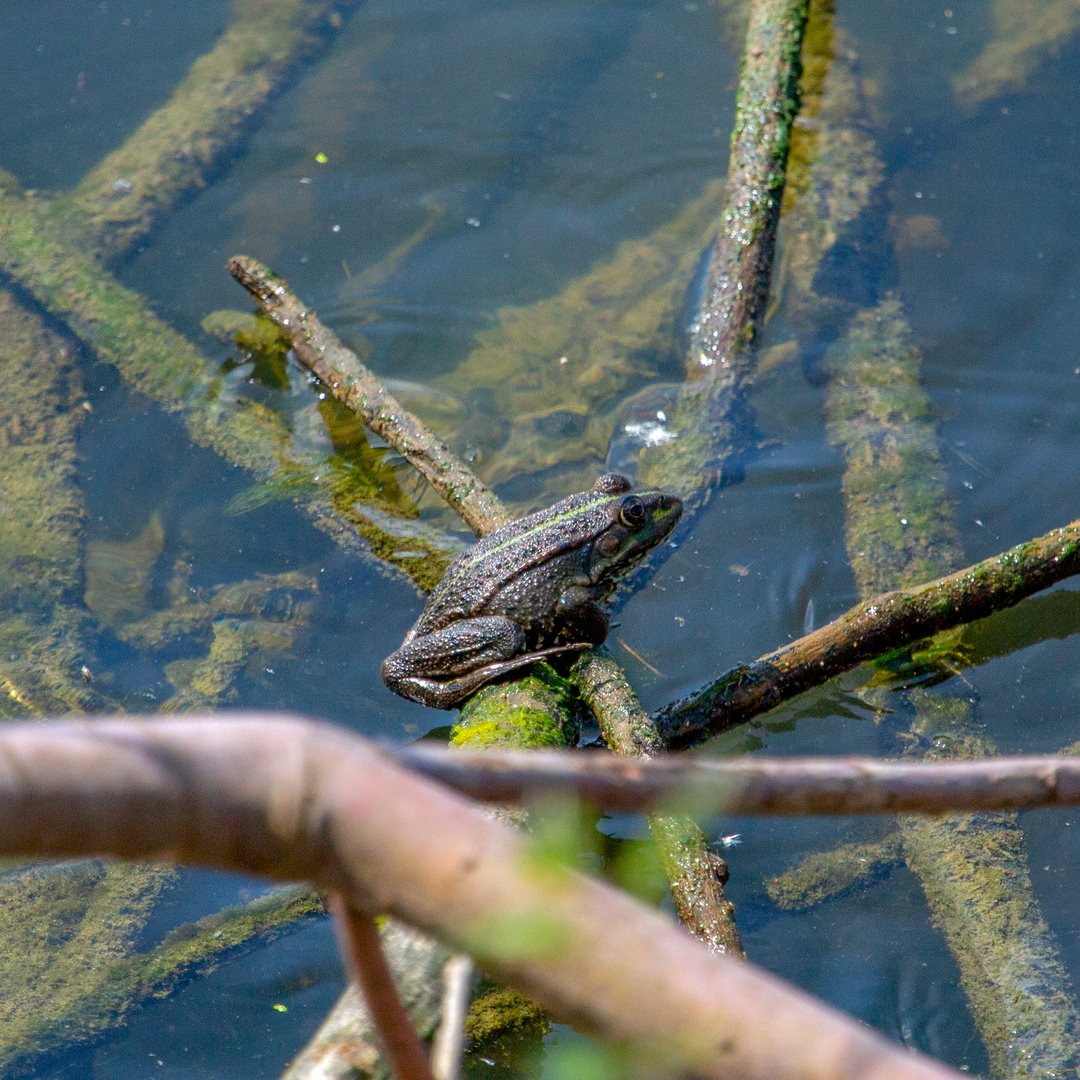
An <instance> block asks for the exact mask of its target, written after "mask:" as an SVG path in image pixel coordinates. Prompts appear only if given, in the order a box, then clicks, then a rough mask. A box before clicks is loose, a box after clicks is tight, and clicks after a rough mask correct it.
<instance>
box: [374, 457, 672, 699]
mask: <svg viewBox="0 0 1080 1080" xmlns="http://www.w3.org/2000/svg"><path fill="white" fill-rule="evenodd" d="M632 487H633V485H632V484H631V482H630V481H629V480H628V479H627V478H626V477H625V476H620V475H618V474H617V473H607V474H605V475H603V476H601V477H600V478H599V479H598V480H597V481H596V482H595V483H594V484H593V486H592V488H591V489H590V490H589V491H583V492H579V493H577V494H575V495H570V496H569V497H568V498H565V499H562V500H561V501H560V502H557V503H555V504H554V505H553V506H551V507H549V508H548V509H546V510H539V511H537V512H536V513H532V514H529V515H527V516H526V517H523V518H519V519H518V520H516V521H513V522H510V523H509V524H508V525H504V526H503V527H502V528H499V529H496V530H495V531H494V532H492V533H489V534H488V535H487V536H485V537H484V538H483V539H481V540H480V541H479V542H478V543H477V544H475V545H473V547H471V548H469V549H467V550H466V551H465V552H463V553H462V554H461V555H459V556H458V557H457V558H456V559H455V560H454V561H453V562H452V563H451V564H450V566H449V567H448V568H447V570H446V573H445V574H444V575H443V577H442V580H441V581H440V582H439V584H438V585H437V586H436V587H435V588H434V589H433V590H432V592H431V594H430V595H429V596H428V599H427V603H426V604H425V605H424V610H423V612H422V613H421V614H420V617H419V618H418V619H417V620H416V622H415V624H414V625H413V627H412V629H411V630H410V631H409V632H408V634H406V636H405V640H404V642H402V644H401V647H400V648H399V649H396V650H395V651H394V652H392V653H391V654H390V655H389V656H388V657H387V658H386V659H385V660H384V661H383V664H382V677H383V682H385V683H386V685H387V686H388V687H389V688H390V689H391V690H393V691H394V692H395V693H396V694H400V695H401V696H402V697H404V698H408V699H409V700H410V701H416V702H419V703H420V704H421V705H429V706H431V707H432V708H436V709H454V708H457V707H458V706H459V705H460V704H461V703H462V702H464V701H465V700H466V699H467V698H469V697H471V696H472V695H473V694H474V693H476V691H477V690H479V689H480V688H481V687H482V686H484V685H485V684H487V683H489V682H492V681H494V680H497V679H501V678H503V677H505V676H507V675H509V674H511V673H513V672H516V671H520V670H521V669H522V668H526V667H528V666H529V665H531V664H535V663H536V662H537V661H540V660H550V659H552V658H554V657H557V656H562V655H564V654H568V653H573V652H581V651H582V650H584V649H589V648H593V647H595V646H597V645H601V644H603V642H604V640H605V639H606V638H607V635H608V629H609V625H610V624H609V621H608V615H607V612H606V611H605V610H604V608H603V606H602V605H603V604H604V603H605V601H607V600H608V599H610V597H611V594H612V593H613V592H614V591H615V588H616V586H617V585H618V582H619V579H620V578H621V577H622V576H623V575H624V574H625V573H627V571H629V570H631V569H632V568H633V567H635V566H636V565H637V564H638V563H640V562H641V560H642V559H643V558H644V557H645V556H646V555H647V554H648V553H649V552H650V551H652V549H653V548H655V547H656V546H657V545H658V544H660V543H662V542H663V541H664V540H666V539H667V538H668V537H669V536H670V535H671V532H672V530H673V529H674V528H675V526H676V524H677V523H678V520H679V517H680V515H681V514H682V501H681V500H680V499H679V497H678V496H677V495H672V494H669V493H667V492H664V491H660V490H658V489H654V488H648V489H644V490H640V491H633V490H632Z"/></svg>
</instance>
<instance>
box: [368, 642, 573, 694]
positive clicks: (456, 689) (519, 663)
mask: <svg viewBox="0 0 1080 1080" xmlns="http://www.w3.org/2000/svg"><path fill="white" fill-rule="evenodd" d="M589 648H592V646H591V644H590V643H588V642H577V643H576V644H573V645H555V646H553V647H552V648H550V649H539V650H538V651H536V652H532V653H523V654H522V655H521V656H515V657H513V658H512V659H510V660H499V661H497V662H495V663H493V664H485V665H484V666H483V667H479V668H477V669H476V670H475V671H471V672H469V674H468V675H462V676H461V677H460V678H457V679H447V680H445V681H443V680H439V679H426V678H423V677H422V676H417V675H404V676H399V675H397V673H396V672H395V671H393V670H390V671H389V672H388V670H387V667H388V665H389V664H390V661H391V660H393V658H394V656H390V657H388V658H387V659H386V660H385V661H384V662H383V681H384V682H385V683H386V685H387V686H389V687H390V689H391V690H393V691H394V692H395V693H396V694H400V695H401V696H402V697H404V698H408V699H409V700H410V701H418V702H419V703H420V704H421V705H430V706H431V707H432V708H433V709H456V708H457V707H458V706H459V705H460V704H461V703H462V702H463V701H465V700H466V699H467V698H469V697H471V696H472V695H473V694H475V693H476V691H477V690H479V689H480V687H482V686H484V685H486V684H487V683H489V682H493V681H494V680H495V679H499V678H502V677H503V676H504V675H509V674H510V673H511V672H514V671H519V670H520V669H521V668H526V667H529V666H530V665H531V664H535V663H537V662H539V661H541V660H547V659H548V658H549V657H553V656H561V655H562V654H563V653H568V652H581V651H582V650H583V649H589ZM394 655H397V654H396V653H395V654H394Z"/></svg>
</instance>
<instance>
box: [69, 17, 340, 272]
mask: <svg viewBox="0 0 1080 1080" xmlns="http://www.w3.org/2000/svg"><path fill="white" fill-rule="evenodd" d="M353 6H355V2H354V0H335V2H334V3H328V2H326V0H237V2H236V3H235V4H234V6H233V12H232V19H231V21H230V24H229V26H228V28H227V29H226V31H225V33H224V34H223V35H222V36H221V38H220V39H219V40H218V42H217V44H216V45H215V46H214V48H213V49H212V50H211V51H210V52H208V53H207V54H206V55H204V56H201V57H200V58H199V59H198V60H196V61H195V63H194V64H193V65H192V67H191V70H190V72H189V73H188V75H187V77H186V78H185V79H184V81H183V82H181V83H180V85H179V86H177V88H176V89H175V90H174V91H173V93H172V96H171V98H170V99H169V101H168V103H167V104H165V105H164V106H163V107H162V108H160V109H158V110H157V111H156V112H154V113H153V114H152V115H151V116H150V117H149V118H148V119H147V120H146V121H145V122H144V123H143V125H142V126H141V127H140V128H139V129H138V131H136V132H135V133H134V134H133V135H131V136H130V137H129V138H128V139H127V140H126V141H125V143H124V144H123V145H122V146H121V147H119V148H118V149H117V150H114V151H113V152H112V153H111V154H109V155H108V156H107V157H105V158H104V159H103V160H102V161H101V162H99V163H98V164H97V165H96V166H95V167H94V168H93V169H91V170H90V172H89V173H87V174H86V176H85V177H84V178H83V180H82V182H81V183H80V184H79V186H78V187H77V188H76V189H75V191H74V192H73V193H72V195H71V196H70V199H71V201H72V203H73V204H74V206H75V207H76V208H77V209H78V210H79V211H80V212H81V214H82V215H83V217H84V222H83V224H84V226H85V230H86V240H87V243H88V245H89V246H90V247H91V248H93V249H94V250H95V251H97V252H99V253H100V254H102V255H103V256H104V257H105V258H106V259H108V258H113V257H115V256H117V255H119V254H122V253H123V252H126V251H128V250H130V249H131V248H132V247H133V246H134V244H135V243H136V242H137V241H138V240H140V239H142V238H143V237H144V236H146V235H147V234H148V233H149V232H150V231H151V230H152V229H153V227H154V225H155V224H156V223H157V221H158V220H160V219H161V218H162V217H163V216H164V215H165V214H166V213H167V212H168V211H169V210H171V209H172V208H173V207H174V206H175V205H176V204H177V203H178V202H179V201H180V200H181V199H182V198H183V196H184V195H186V194H187V193H189V192H191V191H193V190H197V189H199V188H202V187H205V185H206V183H207V178H208V175H209V174H210V172H211V171H212V170H213V169H214V167H215V166H216V165H217V163H218V161H219V160H220V158H221V157H222V154H223V153H224V152H225V151H226V150H228V149H229V148H230V147H231V146H233V145H234V144H235V143H236V142H237V141H238V140H239V139H240V138H241V137H242V136H243V134H244V133H245V132H246V131H248V130H250V128H251V126H252V121H253V117H254V115H255V114H256V113H257V111H258V110H259V109H260V108H261V107H262V106H263V105H264V104H265V103H266V101H267V100H268V98H270V97H271V96H272V95H273V94H274V92H275V91H276V90H277V89H278V88H279V87H280V86H281V84H282V82H283V81H284V80H285V79H286V78H287V77H288V76H289V75H290V74H291V73H292V71H293V70H295V68H296V66H297V65H298V64H299V63H300V61H302V60H303V59H305V58H306V57H307V56H309V55H310V54H311V53H312V52H313V51H314V50H315V49H317V48H318V47H319V45H320V44H321V43H322V42H323V41H324V40H325V38H326V36H327V33H328V32H329V31H332V29H336V28H337V27H339V26H341V25H342V12H347V11H348V9H349V8H351V7H353Z"/></svg>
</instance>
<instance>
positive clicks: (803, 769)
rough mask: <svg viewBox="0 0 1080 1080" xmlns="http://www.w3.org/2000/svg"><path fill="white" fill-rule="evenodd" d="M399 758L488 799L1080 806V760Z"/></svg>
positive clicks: (815, 806) (935, 809)
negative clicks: (556, 795) (545, 796)
mask: <svg viewBox="0 0 1080 1080" xmlns="http://www.w3.org/2000/svg"><path fill="white" fill-rule="evenodd" d="M394 756H395V757H396V758H397V760H399V761H401V762H402V764H405V765H408V766H409V768H411V769H415V770H416V771H418V772H421V773H423V774H424V775H425V776H430V777H432V778H433V779H436V780H440V781H442V783H444V784H448V785H449V786H450V787H453V788H455V789H456V790H458V791H460V792H463V793H464V794H466V795H469V796H470V797H471V798H474V799H482V800H485V801H487V802H496V803H504V802H519V801H521V800H527V799H529V798H530V797H532V796H534V795H536V794H538V793H540V792H552V791H556V792H562V793H569V794H573V795H575V796H577V797H578V798H580V799H583V800H584V801H586V802H588V803H592V804H594V805H597V806H602V807H605V808H607V809H611V810H623V811H637V812H641V811H646V812H647V811H650V810H657V809H660V808H665V807H667V808H671V807H679V806H687V807H691V808H692V809H693V810H694V812H695V813H698V814H714V813H724V814H732V815H745V816H763V817H764V816H768V817H777V816H789V817H808V816H812V815H821V814H830V815H838V814H839V815H848V814H945V813H949V812H951V811H961V810H963V811H968V812H970V811H991V810H1036V809H1039V808H1042V807H1051V806H1077V805H1080V760H1077V759H1076V758H1069V757H1048V756H1042V755H1031V756H1023V757H998V758H983V759H980V760H977V761H944V762H925V761H882V760H880V759H877V758H795V757H792V758H763V757H739V758H720V759H715V760H714V759H709V758H701V757H688V756H685V755H682V754H680V755H677V756H671V757H661V758H654V759H653V760H652V761H640V760H639V761H630V760H627V759H626V758H620V757H616V756H615V755H607V754H599V753H597V754H577V753H573V752H564V751H559V750H533V751H529V752H528V753H514V752H510V751H497V750H492V751H487V752H485V753H469V752H466V751H456V752H454V753H447V752H446V751H445V750H442V749H441V748H438V747H425V746H420V745H414V746H410V747H406V748H404V749H402V750H398V751H396V752H395V755H394Z"/></svg>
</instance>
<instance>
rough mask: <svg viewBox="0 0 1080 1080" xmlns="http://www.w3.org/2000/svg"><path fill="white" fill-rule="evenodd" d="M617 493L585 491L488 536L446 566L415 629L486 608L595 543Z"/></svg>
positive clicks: (426, 628) (427, 630)
mask: <svg viewBox="0 0 1080 1080" xmlns="http://www.w3.org/2000/svg"><path fill="white" fill-rule="evenodd" d="M617 501H618V496H615V495H611V494H607V493H603V492H596V491H584V492H581V493H580V494H577V495H571V496H570V497H569V498H566V499H563V500H562V501H561V502H557V503H556V504H555V505H554V506H552V507H549V508H548V509H547V510H539V511H537V512H536V513H534V514H529V515H527V516H526V517H523V518H520V519H519V520H517V521H512V522H511V523H510V524H509V525H504V526H503V527H502V528H501V529H498V530H496V531H495V532H493V533H491V534H490V535H489V536H485V537H484V538H483V539H482V540H480V541H479V542H477V543H476V544H475V545H473V547H471V548H470V549H469V550H468V551H465V552H463V553H462V554H461V555H459V556H458V557H457V558H456V559H455V560H454V561H453V562H452V563H451V564H450V566H449V567H448V568H447V571H446V573H445V574H444V575H443V579H442V580H441V581H440V582H439V584H438V585H437V586H436V587H435V589H434V590H433V592H432V593H431V595H430V596H429V597H428V601H427V604H426V605H425V606H424V611H423V614H422V615H421V616H420V618H419V620H418V621H417V623H416V626H415V627H414V630H415V632H416V633H423V634H426V633H431V632H432V631H434V630H438V629H441V628H442V627H444V626H447V625H449V624H450V623H452V622H455V621H457V620H459V619H468V618H472V617H474V616H477V615H482V614H485V613H487V612H488V610H489V607H490V605H491V604H492V603H493V601H494V600H495V598H496V597H497V596H498V594H499V593H500V592H502V591H503V590H505V589H506V588H507V587H508V586H510V585H511V584H512V583H513V582H514V581H515V580H517V579H519V578H520V577H522V576H523V575H526V574H528V573H529V571H531V570H534V569H535V568H536V567H538V566H541V565H543V564H544V563H547V562H551V561H554V560H555V559H559V558H563V557H565V556H567V555H568V554H569V553H571V552H573V551H575V550H578V549H581V548H583V547H584V546H586V545H588V544H591V542H592V540H593V538H594V537H595V536H596V535H597V534H598V533H599V532H601V531H603V529H604V528H606V526H607V525H608V524H609V523H610V521H611V512H612V511H611V506H612V504H613V503H615V502H617Z"/></svg>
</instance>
